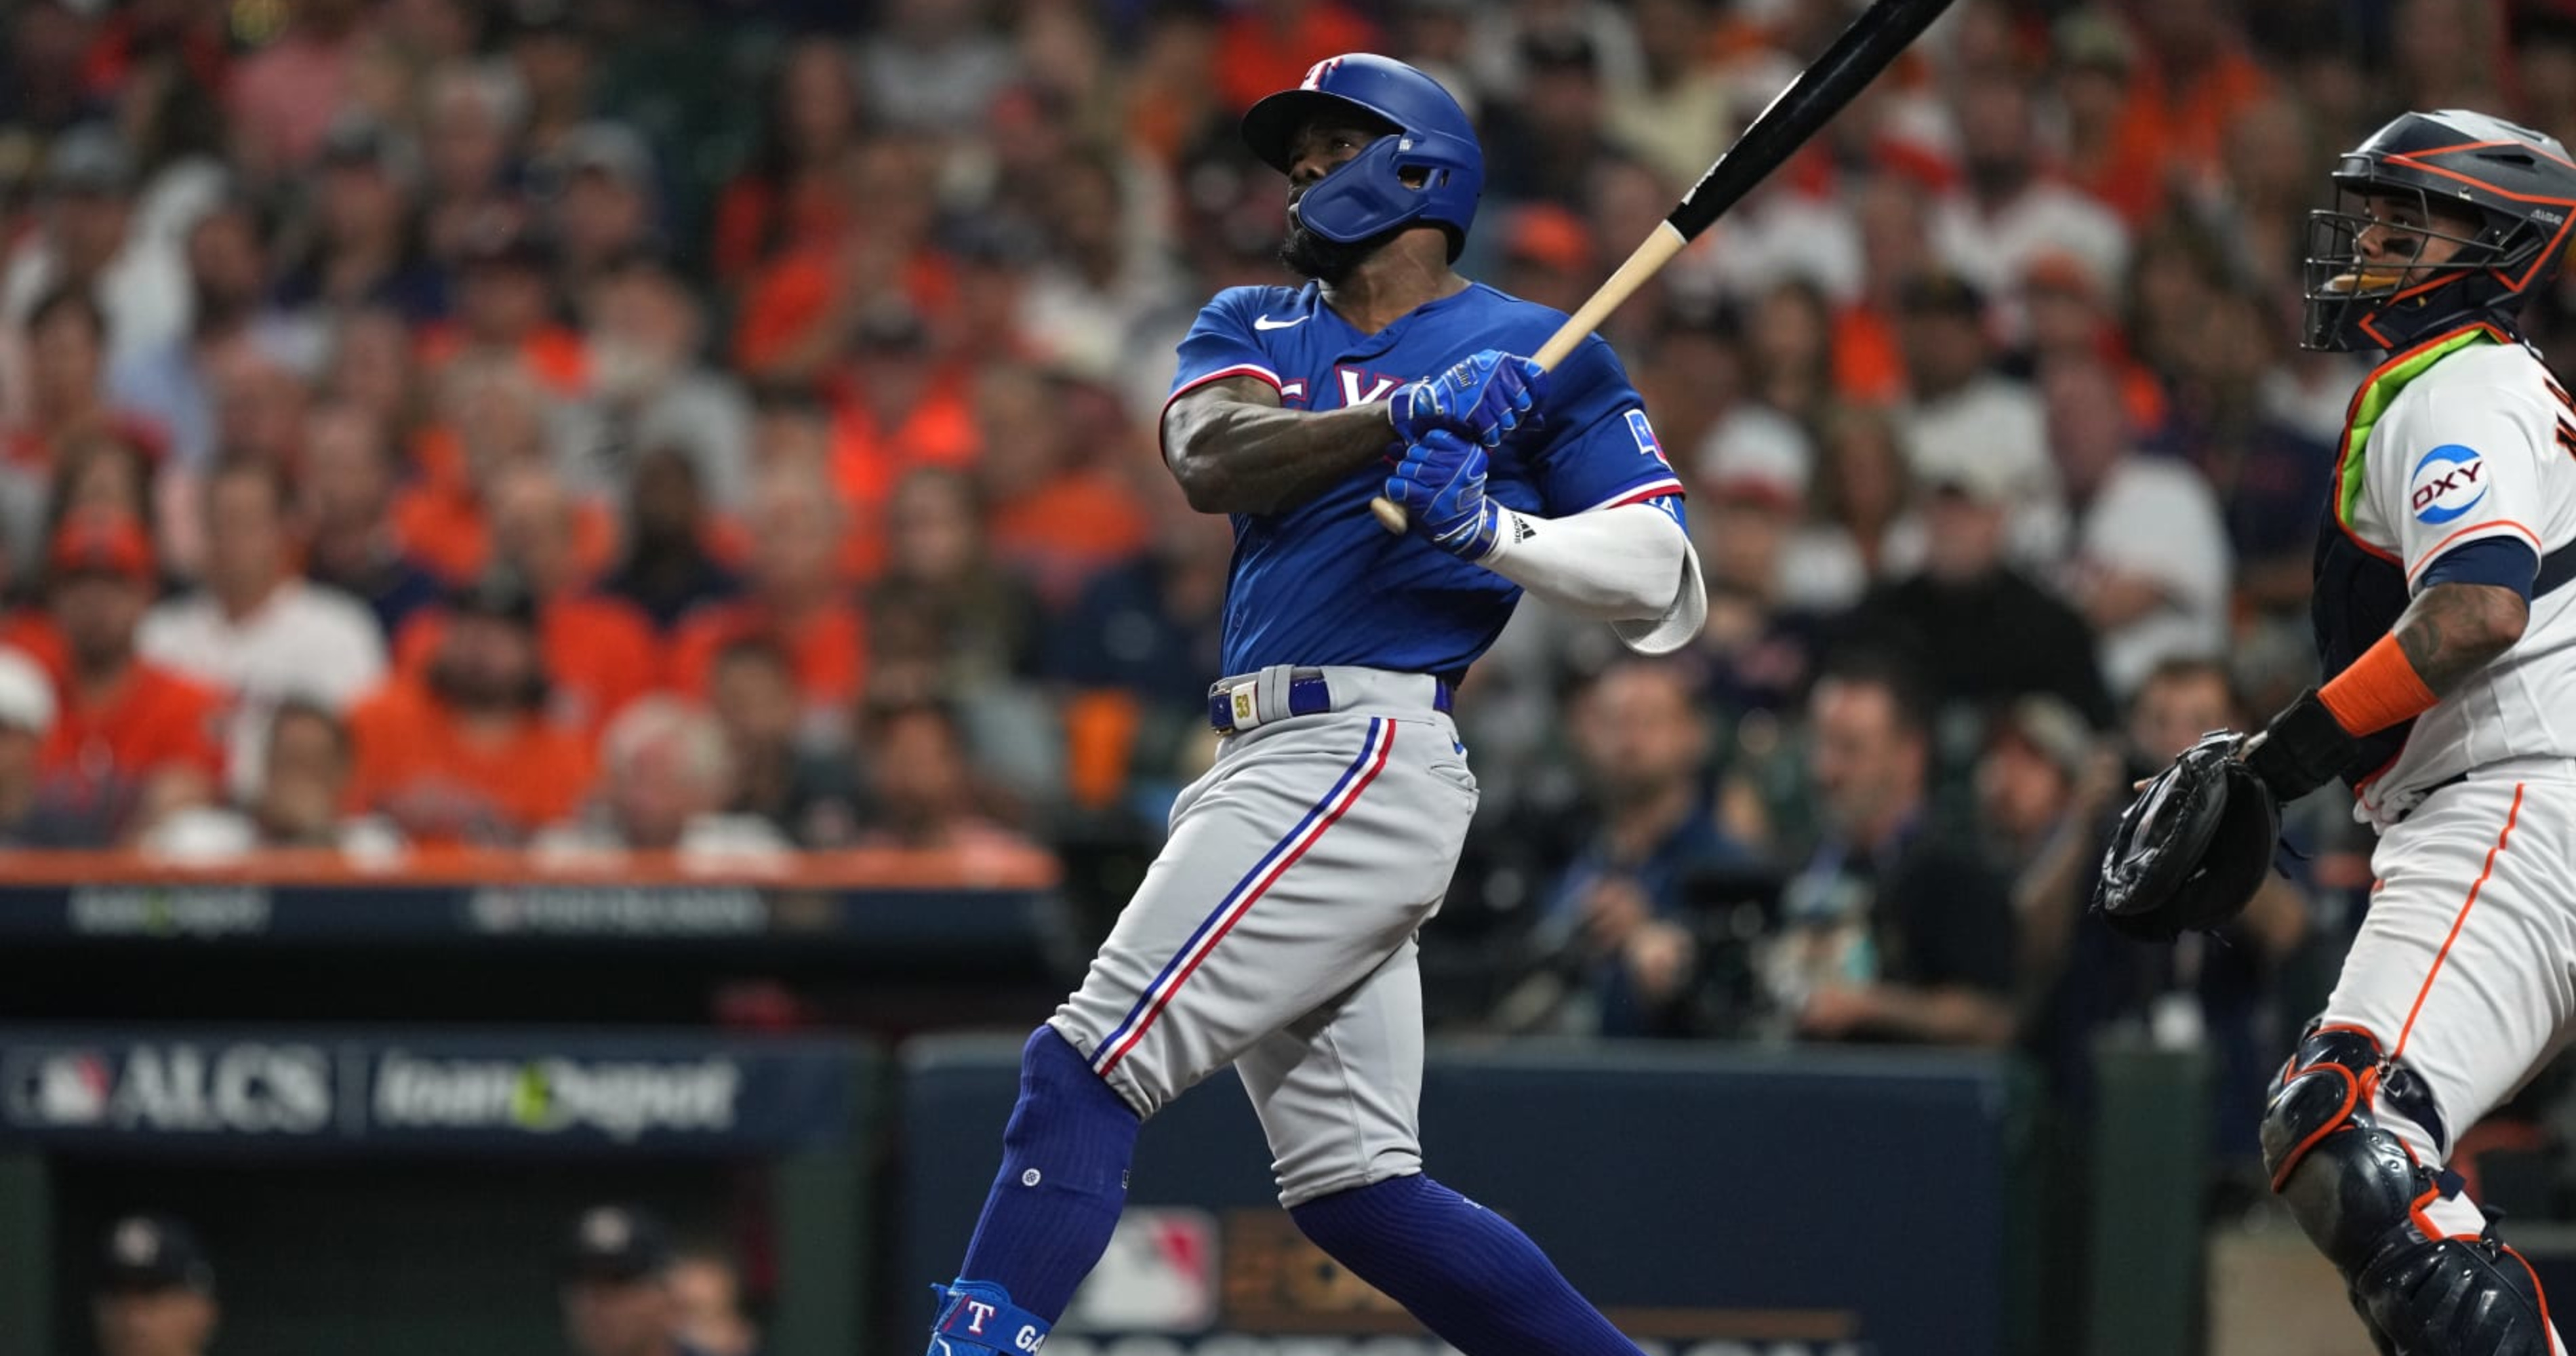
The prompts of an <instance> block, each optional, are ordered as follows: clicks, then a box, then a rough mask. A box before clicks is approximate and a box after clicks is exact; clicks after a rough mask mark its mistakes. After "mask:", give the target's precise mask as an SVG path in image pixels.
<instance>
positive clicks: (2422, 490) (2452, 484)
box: [2406, 443, 2491, 527]
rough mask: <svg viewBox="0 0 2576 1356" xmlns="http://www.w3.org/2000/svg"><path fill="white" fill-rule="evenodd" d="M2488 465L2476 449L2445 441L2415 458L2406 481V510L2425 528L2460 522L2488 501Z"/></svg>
mask: <svg viewBox="0 0 2576 1356" xmlns="http://www.w3.org/2000/svg"><path fill="white" fill-rule="evenodd" d="M2489 469H2490V468H2489V466H2488V464H2487V460H2486V458H2485V457H2482V456H2480V455H2479V454H2478V451H2477V449H2476V448H2473V447H2470V446H2468V445H2467V444H2465V443H2444V444H2442V445H2441V446H2439V447H2436V448H2434V449H2433V450H2432V451H2430V452H2427V453H2425V454H2424V455H2423V456H2422V457H2419V458H2417V459H2416V462H2415V469H2414V470H2413V471H2412V472H2411V473H2410V474H2409V475H2408V477H2407V483H2406V509H2407V512H2409V513H2412V514H2414V515H2415V521H2417V522H2419V523H2422V524H2423V525H2425V526H2426V527H2440V526H2441V525H2443V524H2444V523H2451V522H2457V521H2459V520H2460V519H2462V518H2465V517H2467V516H2468V515H2469V514H2471V513H2474V512H2476V511H2477V508H2478V505H2480V504H2482V503H2484V502H2486V497H2487V491H2488V489H2489V488H2490V484H2491V482H2490V480H2489V477H2488V471H2489Z"/></svg>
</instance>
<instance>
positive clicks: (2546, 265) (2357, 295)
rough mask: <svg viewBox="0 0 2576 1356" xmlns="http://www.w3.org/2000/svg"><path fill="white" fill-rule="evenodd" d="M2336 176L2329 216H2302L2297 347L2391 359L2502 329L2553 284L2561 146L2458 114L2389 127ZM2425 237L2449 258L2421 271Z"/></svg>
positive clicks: (2568, 200)
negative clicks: (2428, 343) (2468, 332)
mask: <svg viewBox="0 0 2576 1356" xmlns="http://www.w3.org/2000/svg"><path fill="white" fill-rule="evenodd" d="M2333 180H2334V186H2335V206H2334V207H2333V208H2331V209H2319V210H2317V211H2314V212H2310V213H2309V214H2308V244H2307V267H2306V280H2305V286H2304V289H2303V296H2304V298H2305V300H2306V304H2307V305H2306V323H2305V324H2304V326H2303V327H2302V334H2301V338H2300V342H2301V343H2302V344H2303V345H2305V346H2306V347H2308V348H2312V349H2324V350H2329V351H2345V350H2352V349H2390V350H2394V349H2401V348H2405V347H2407V346H2408V345H2410V344H2412V343H2414V342H2415V341H2417V340H2419V339H2424V338H2428V337H2430V336H2432V335H2434V334H2438V333H2441V332H2442V331H2445V330H2449V329H2452V328H2455V327H2458V326H2460V325H2464V324H2469V323H2472V322H2475V321H2486V322H2489V323H2493V324H2498V325H2501V326H2503V327H2505V328H2507V329H2508V330H2510V329H2512V328H2513V323H2514V318H2515V316H2516V315H2518V314H2519V313H2520V312H2521V310H2522V305H2523V302H2524V301H2525V300H2526V299H2527V298H2529V297H2530V296H2531V295H2532V294H2533V293H2535V292H2537V291H2538V290H2539V289H2540V288H2542V287H2544V286H2546V285H2547V284H2548V282H2549V280H2550V279H2551V278H2552V277H2554V276H2555V275H2556V273H2557V271H2558V267H2559V264H2560V262H2561V259H2562V257H2563V256H2564V255H2565V253H2566V250H2567V245H2568V236H2569V222H2570V220H2571V217H2576V162H2571V161H2570V160H2569V159H2568V155H2567V149H2566V147H2564V146H2562V145H2560V144H2559V142H2558V140H2557V139H2556V138H2554V137H2549V136H2544V135H2542V134H2541V133H2538V132H2535V131H2532V130H2531V129H2530V128H2527V127H2519V126H2516V125H2515V124H2513V123H2509V122H2505V121H2504V120H2502V119H2500V118H2493V117H2489V116H2487V115H2486V114H2483V113H2472V112H2466V111H2463V110H2458V109H2446V110H2444V111H2441V112H2438V113H2408V114H2405V115H2403V116H2401V117H2399V118H2398V119H2397V120H2396V121H2394V122H2391V123H2389V124H2388V125H2387V126H2385V127H2382V128H2380V129H2379V130H2378V131H2376V132H2374V133H2372V134H2371V135H2370V138H2369V139H2368V140H2366V141H2364V142H2363V143H2362V144H2361V145H2360V146H2359V147H2358V148H2356V149H2354V150H2352V151H2350V152H2348V153H2347V154H2345V155H2344V156H2343V158H2342V159H2341V160H2340V161H2339V162H2338V163H2337V164H2336V166H2335V171H2334V175H2333ZM2434 240H2442V241H2446V242H2449V243H2451V244H2452V245H2453V246H2454V247H2455V248H2454V249H2453V251H2452V252H2451V254H2450V257H2448V258H2446V259H2444V260H2442V261H2441V262H2439V263H2426V262H2423V261H2422V256H2423V254H2424V253H2425V252H2426V248H2425V247H2426V246H2427V244H2428V243H2430V242H2431V241H2434ZM2366 247H2367V248H2366Z"/></svg>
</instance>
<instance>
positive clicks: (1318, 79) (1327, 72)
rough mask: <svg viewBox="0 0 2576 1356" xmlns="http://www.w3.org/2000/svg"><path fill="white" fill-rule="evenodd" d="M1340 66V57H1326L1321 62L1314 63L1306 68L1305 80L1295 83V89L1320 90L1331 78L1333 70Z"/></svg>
mask: <svg viewBox="0 0 2576 1356" xmlns="http://www.w3.org/2000/svg"><path fill="white" fill-rule="evenodd" d="M1341 64H1342V59H1341V58H1340V57H1326V58H1324V59H1323V60H1321V61H1318V62H1316V63H1315V64H1314V65H1312V66H1309V67H1307V68H1306V78H1305V79H1303V80H1300V81H1298V82H1297V88H1299V89H1317V88H1320V87H1321V86H1322V85H1323V83H1324V82H1325V81H1326V80H1328V79H1330V78H1331V77H1332V74H1333V70H1334V68H1335V67H1338V66H1340V65H1341Z"/></svg>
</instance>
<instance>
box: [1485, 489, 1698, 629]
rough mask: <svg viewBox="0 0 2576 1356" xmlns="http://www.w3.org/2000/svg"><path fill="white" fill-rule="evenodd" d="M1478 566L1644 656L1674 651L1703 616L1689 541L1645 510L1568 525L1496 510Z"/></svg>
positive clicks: (1582, 516) (1608, 512)
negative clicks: (1603, 627)
mask: <svg viewBox="0 0 2576 1356" xmlns="http://www.w3.org/2000/svg"><path fill="white" fill-rule="evenodd" d="M1482 563H1483V564H1484V566H1485V568H1487V569H1489V570H1492V571H1493V572H1494V573H1496V574H1499V575H1501V576H1502V577H1504V578H1505V579H1508V580H1510V581H1512V582H1513V583H1515V584H1518V585H1520V586H1521V587H1522V588H1525V589H1527V590H1529V591H1530V592H1531V593H1532V594H1534V595H1536V596H1538V597H1540V598H1544V599H1546V600H1547V601H1549V602H1551V603H1554V604H1555V605H1557V606H1559V607H1562V608H1566V609H1568V610H1569V611H1572V612H1575V613H1577V614H1579V615H1582V616H1586V617H1591V618H1594V619H1596V620H1600V621H1606V622H1609V623H1611V624H1612V626H1613V628H1614V629H1616V630H1617V631H1618V633H1619V638H1620V639H1621V640H1622V641H1625V642H1626V643H1627V644H1628V646H1629V648H1631V649H1634V650H1639V651H1642V652H1644V653H1646V654H1663V653H1666V652H1668V651H1672V650H1677V649H1679V648H1681V647H1682V646H1683V645H1684V644H1686V643H1688V642H1689V640H1690V638H1691V637H1692V636H1695V635H1697V634H1698V633H1699V627H1700V622H1701V621H1702V620H1703V619H1705V618H1706V616H1707V615H1708V595H1707V592H1706V590H1705V588H1704V587H1703V585H1702V584H1701V582H1700V573H1699V556H1698V554H1697V553H1696V552H1694V551H1693V550H1692V549H1691V543H1690V535H1689V534H1688V533H1686V532H1684V531H1682V526H1681V524H1679V523H1677V522H1674V521H1673V520H1672V518H1671V516H1670V515H1668V514H1666V513H1665V512H1664V511H1663V510H1662V509H1659V508H1656V507H1655V506H1654V505H1652V504H1622V505H1620V506H1619V507H1617V508H1609V509H1602V510H1600V511H1598V512H1594V513H1578V514H1576V515H1574V516H1573V517H1571V518H1540V517H1535V516H1533V515H1530V514H1526V513H1516V512H1514V511H1512V510H1510V509H1504V510H1503V524H1502V530H1501V531H1500V532H1499V533H1498V534H1497V536H1496V539H1495V542H1494V549H1493V551H1492V552H1491V553H1490V554H1488V555H1487V556H1486V557H1485V559H1484V561H1483V562H1482Z"/></svg>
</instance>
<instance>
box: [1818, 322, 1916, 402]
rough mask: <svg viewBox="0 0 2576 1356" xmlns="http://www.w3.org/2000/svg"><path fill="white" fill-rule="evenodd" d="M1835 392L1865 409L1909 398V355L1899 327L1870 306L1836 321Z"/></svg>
mask: <svg viewBox="0 0 2576 1356" xmlns="http://www.w3.org/2000/svg"><path fill="white" fill-rule="evenodd" d="M1833 337H1834V355H1833V364H1834V389H1835V390H1836V391H1839V392H1841V393H1842V396H1843V398H1844V399H1846V400H1850V401H1855V402H1857V403H1859V404H1863V405H1892V404H1895V403H1896V402H1897V401H1900V400H1903V399H1904V398H1905V351H1904V349H1903V348H1902V347H1900V346H1899V345H1898V343H1897V340H1896V326H1895V325H1894V324H1892V323H1890V322H1889V320H1888V318H1887V317H1886V316H1883V315H1880V314H1879V313H1878V312H1876V311H1873V310H1871V309H1869V308H1868V307H1866V306H1851V307H1846V308H1844V310H1843V312H1842V314H1840V315H1837V316H1835V317H1834V336H1833Z"/></svg>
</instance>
